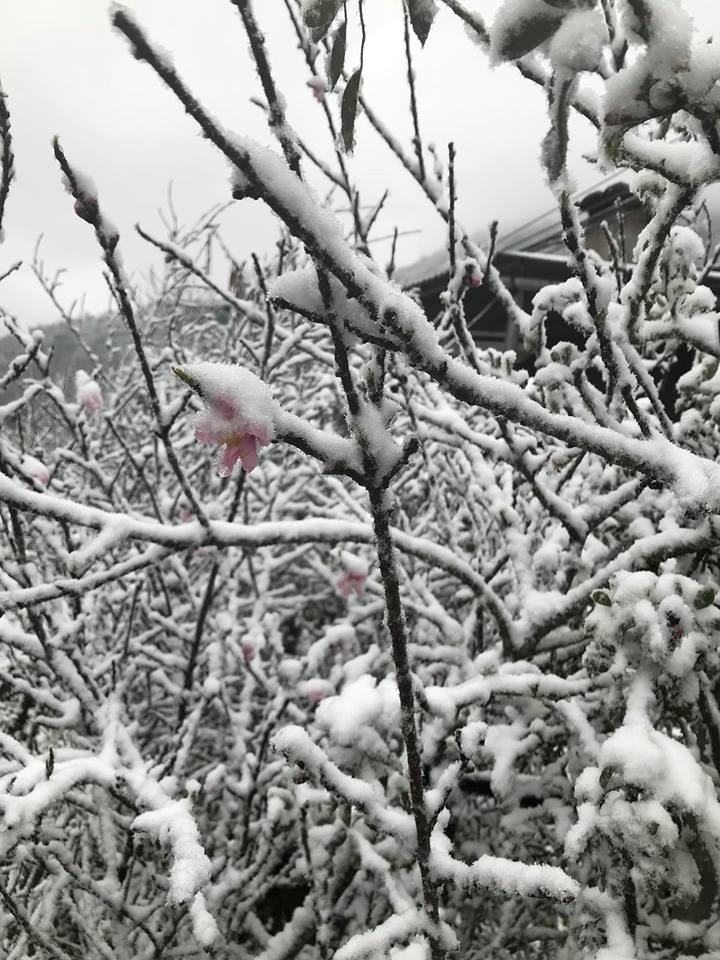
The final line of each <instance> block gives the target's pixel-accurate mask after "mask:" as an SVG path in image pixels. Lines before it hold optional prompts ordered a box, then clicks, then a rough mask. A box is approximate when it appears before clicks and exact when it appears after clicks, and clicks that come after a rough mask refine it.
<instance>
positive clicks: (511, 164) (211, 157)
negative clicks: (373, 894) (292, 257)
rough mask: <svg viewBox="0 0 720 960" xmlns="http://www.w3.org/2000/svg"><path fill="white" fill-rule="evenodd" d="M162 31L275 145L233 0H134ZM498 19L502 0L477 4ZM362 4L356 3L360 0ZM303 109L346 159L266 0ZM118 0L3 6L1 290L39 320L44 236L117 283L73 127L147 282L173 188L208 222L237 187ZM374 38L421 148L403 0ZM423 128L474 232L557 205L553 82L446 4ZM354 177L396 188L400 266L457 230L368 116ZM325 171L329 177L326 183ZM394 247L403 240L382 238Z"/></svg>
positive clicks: (394, 106) (375, 4) (131, 266)
mask: <svg viewBox="0 0 720 960" xmlns="http://www.w3.org/2000/svg"><path fill="white" fill-rule="evenodd" d="M125 5H126V7H128V8H129V9H130V10H132V11H133V12H134V13H135V15H136V16H137V18H138V19H139V20H140V22H141V23H142V25H143V27H144V28H145V30H146V32H147V33H148V34H149V35H150V37H151V38H153V39H154V40H155V41H156V42H157V43H158V44H160V45H161V46H162V47H163V48H164V49H165V50H167V51H169V52H171V53H172V55H173V58H174V60H175V63H176V65H177V67H178V68H179V69H180V71H181V73H182V74H183V76H184V77H185V79H186V81H187V82H188V84H189V85H190V87H191V88H192V89H193V90H194V91H195V93H196V94H197V95H199V97H200V99H201V100H202V102H203V103H205V104H206V105H207V106H208V108H210V109H211V110H212V111H213V112H214V113H215V114H216V115H217V116H218V117H219V118H220V119H221V120H222V122H223V123H224V124H225V125H226V126H227V127H228V128H230V129H233V130H236V131H238V132H241V133H244V134H249V135H251V136H253V137H255V138H257V139H258V140H261V141H263V142H265V143H271V142H272V141H271V139H270V137H269V135H268V133H267V130H266V127H265V122H264V118H263V116H262V114H261V112H260V111H259V110H258V108H257V107H255V106H253V105H252V104H251V103H250V102H249V99H250V97H251V96H253V95H255V96H257V95H259V94H260V93H261V90H260V84H259V81H258V79H257V77H256V75H255V72H254V68H253V65H252V61H251V58H250V55H249V52H248V48H247V41H246V38H245V35H244V33H243V29H242V25H241V23H240V20H239V17H238V15H237V11H236V9H235V7H234V6H233V5H232V4H231V3H230V2H229V0H131V2H128V3H126V4H125ZM468 5H469V6H471V7H472V6H474V7H475V8H476V9H478V10H480V11H482V13H483V15H484V16H486V17H487V18H488V19H491V16H492V12H493V10H494V9H495V8H496V7H497V2H496V0H474V3H473V0H468ZM683 5H684V6H685V8H686V9H689V10H690V11H691V12H692V13H693V15H694V16H695V18H696V24H697V26H698V29H700V30H701V31H702V33H703V35H707V34H709V33H712V32H713V31H717V30H718V29H720V5H719V4H717V3H716V2H710V0H685V2H684V4H683ZM349 6H350V8H351V9H352V7H353V5H352V4H350V5H349ZM255 7H256V13H257V16H258V18H259V20H260V22H261V25H262V26H263V28H264V30H265V32H266V36H267V38H268V43H269V54H270V58H271V61H272V63H273V66H274V68H275V72H276V76H277V79H278V82H279V86H280V88H281V89H282V90H283V92H284V93H285V95H286V98H287V101H288V115H289V120H290V122H291V123H292V124H293V125H294V126H295V128H296V129H297V130H298V132H299V133H300V134H301V135H302V136H303V137H304V138H305V139H307V140H308V142H311V143H312V144H313V145H314V146H315V147H316V149H318V150H320V151H321V152H324V154H325V155H326V156H328V157H329V156H330V152H329V148H330V142H329V138H328V134H327V130H326V128H325V127H324V123H323V121H322V111H321V109H320V107H319V106H318V105H317V104H316V103H315V101H314V100H313V97H312V94H311V92H310V90H309V89H308V87H307V86H306V80H307V73H306V70H305V66H304V61H303V59H302V56H301V54H300V52H299V51H298V49H297V45H296V42H295V37H294V33H293V31H292V28H291V26H290V24H289V22H288V20H287V15H286V13H285V6H284V3H283V2H282V0H256V3H255ZM109 8H110V3H109V2H106V0H19V2H15V3H6V4H4V8H3V19H2V31H1V32H0V80H1V81H2V84H3V86H4V88H5V91H6V93H7V96H8V103H9V106H10V109H11V113H12V124H13V133H14V143H15V151H16V168H17V179H16V181H15V183H14V186H13V189H12V192H11V194H10V199H9V201H8V208H7V212H6V221H5V234H6V239H5V242H4V243H3V245H2V246H1V247H0V272H2V269H4V268H6V267H7V266H8V265H9V264H10V263H12V262H13V261H14V260H16V259H23V260H24V261H25V266H24V267H23V269H22V270H21V271H20V272H19V273H17V274H14V275H13V276H12V277H10V278H8V279H7V280H5V281H3V283H2V285H1V286H0V305H2V306H3V307H4V308H5V309H6V310H8V311H9V312H10V313H12V314H13V315H15V316H17V317H18V318H19V319H21V320H23V321H24V322H26V323H28V324H32V323H36V322H38V321H41V322H43V321H47V320H50V319H53V318H54V317H55V311H54V308H53V307H52V305H51V304H50V303H49V301H48V300H47V298H46V297H45V294H44V293H43V292H42V290H41V289H40V288H39V285H38V284H37V281H36V280H35V278H34V277H33V275H32V271H31V269H30V261H31V260H32V252H33V248H34V245H35V242H36V240H37V238H38V237H39V235H40V234H43V242H42V245H41V256H42V257H43V258H44V260H45V263H46V269H47V270H48V271H51V270H54V269H56V268H58V267H64V268H65V269H66V270H67V273H66V274H65V275H64V279H63V288H62V291H61V297H62V298H63V299H64V301H65V302H66V303H68V304H69V303H70V302H71V301H73V300H74V299H76V298H79V297H80V296H81V295H82V293H83V292H86V293H87V304H88V307H89V309H91V310H98V309H102V308H103V307H104V306H105V305H106V303H107V292H106V288H105V285H104V282H103V280H102V272H101V265H100V258H99V254H98V249H97V247H96V245H95V243H94V240H93V236H92V230H91V229H90V228H89V227H88V226H87V225H86V224H85V223H83V222H82V221H80V220H79V219H78V218H77V217H76V216H75V215H74V214H73V211H72V201H71V200H70V198H69V197H68V196H67V194H66V193H65V192H64V190H63V188H62V186H61V183H60V178H59V174H58V169H57V166H56V164H55V161H54V159H53V156H52V150H51V146H50V140H51V138H52V136H53V135H55V134H58V135H59V136H60V138H61V140H62V143H63V146H64V148H65V150H66V152H67V154H68V157H69V158H70V160H71V162H72V163H73V164H75V165H76V166H77V167H78V168H79V169H81V170H83V171H84V172H86V173H87V174H89V175H90V176H91V177H92V178H93V180H94V181H95V183H96V184H97V186H98V189H99V194H100V202H101V205H102V207H103V209H104V210H105V212H106V213H107V215H108V216H109V217H110V218H111V219H112V220H113V221H114V222H115V223H116V224H117V226H118V227H119V230H120V234H121V249H122V252H123V257H124V261H125V265H126V269H127V270H128V272H129V273H131V274H132V275H133V276H134V278H135V279H136V280H137V281H138V282H140V281H142V278H143V277H144V276H146V274H147V272H148V270H149V268H150V267H151V266H152V265H156V266H157V265H158V264H159V262H160V261H159V259H158V257H157V255H156V253H155V251H154V250H153V249H152V248H149V247H148V245H147V244H145V243H144V241H142V240H141V239H140V238H139V237H137V236H136V234H135V233H134V230H133V225H134V224H135V223H136V222H138V223H140V224H141V225H142V226H144V227H145V228H146V229H148V230H149V231H150V232H155V233H158V234H160V235H161V234H162V226H161V224H160V220H159V217H158V212H157V211H158V207H160V206H162V205H163V204H164V202H165V197H166V195H167V189H168V185H169V183H170V182H172V183H173V195H174V198H175V205H176V208H177V210H178V213H179V215H180V217H181V219H182V220H184V221H187V222H189V221H192V220H194V219H195V218H197V217H198V216H199V215H200V214H202V213H203V212H204V211H205V210H206V209H207V208H209V207H210V206H212V205H213V204H217V203H221V202H225V201H226V200H227V199H229V186H228V172H229V171H228V166H227V163H226V162H225V161H224V160H223V159H222V157H220V156H219V155H218V154H217V152H216V150H215V149H214V148H213V147H212V146H210V145H209V144H208V143H207V142H206V141H204V140H202V139H201V137H200V136H199V134H198V132H197V128H196V126H195V124H194V122H193V121H192V120H190V119H189V118H188V117H187V116H186V115H185V113H184V111H183V109H182V107H180V106H179V104H178V103H177V101H176V100H175V99H174V97H173V96H172V95H171V94H170V93H169V92H168V91H167V90H166V89H165V88H164V87H163V86H162V84H161V82H160V81H159V80H158V79H157V78H156V76H155V75H154V74H153V73H152V71H151V70H150V69H149V68H148V67H147V66H146V65H144V64H141V63H138V62H137V61H135V60H134V59H133V58H132V56H131V55H130V54H129V52H128V49H127V45H126V42H125V40H124V38H123V37H121V36H119V35H117V34H116V33H115V32H114V31H113V30H112V29H111V27H110V23H109ZM366 8H367V11H368V20H369V28H370V29H369V43H368V50H367V63H366V70H365V79H364V91H365V95H366V97H367V99H368V101H369V102H370V104H371V105H372V106H374V107H375V108H376V110H377V112H379V113H380V114H381V116H382V117H383V118H384V119H385V120H386V122H387V123H388V124H389V125H390V126H391V127H392V129H393V131H394V132H395V134H396V135H397V136H399V137H401V138H403V139H404V141H405V143H406V144H409V137H410V131H411V127H410V117H409V113H408V110H407V87H406V84H405V82H404V71H405V65H404V58H403V47H402V20H401V18H400V15H399V11H400V9H401V7H400V0H366ZM416 53H417V60H416V68H417V73H418V85H419V92H420V103H421V128H422V132H423V135H424V137H425V138H426V139H427V140H431V141H434V142H435V143H436V144H437V145H438V146H439V147H440V148H441V149H442V150H443V152H444V151H445V149H446V145H447V143H448V141H449V140H454V141H455V144H456V148H457V152H458V162H457V174H458V188H459V208H460V216H461V219H462V221H463V222H464V223H465V224H466V225H467V226H468V227H470V228H472V229H478V228H481V227H483V226H484V225H486V224H487V223H488V222H489V221H490V220H491V219H493V218H499V220H500V225H501V229H502V228H503V227H505V229H506V230H509V229H511V228H512V227H514V226H517V225H518V224H519V223H522V222H524V221H525V220H529V219H531V218H532V217H533V216H535V215H537V214H538V213H541V212H543V211H545V210H546V209H547V208H548V207H549V206H551V203H552V199H551V197H550V193H549V191H548V189H547V187H546V185H545V184H544V182H543V176H542V172H541V170H540V168H539V165H538V163H537V157H538V151H539V143H540V141H541V139H542V136H543V134H544V132H545V127H546V119H545V114H544V107H543V96H542V93H541V92H540V91H539V90H537V89H536V88H535V87H534V86H533V85H532V84H530V83H528V82H527V81H525V80H523V79H522V78H521V77H520V76H519V75H518V74H517V72H516V71H515V70H514V69H513V68H511V67H501V68H497V69H494V70H490V69H489V67H488V66H487V62H486V58H485V55H484V54H483V53H482V51H481V50H480V49H479V48H478V47H476V46H475V45H474V44H473V43H472V42H471V41H470V39H469V38H468V37H467V35H466V33H465V31H464V30H463V28H462V26H461V25H460V24H459V23H458V21H457V20H456V19H455V18H454V17H453V16H452V14H450V13H449V12H448V11H447V10H445V9H444V8H443V10H442V11H441V13H440V15H439V16H438V19H437V21H436V24H435V25H434V27H433V30H432V32H431V34H430V38H429V40H428V42H427V44H426V47H425V49H424V50H423V51H422V52H420V51H419V50H418V51H416ZM572 133H573V141H572V155H573V157H574V161H573V165H572V166H573V171H574V173H575V176H576V180H577V183H578V186H579V187H581V188H582V187H587V186H589V185H591V184H592V183H593V181H594V180H597V179H599V174H598V173H597V171H596V170H595V169H594V168H593V167H592V166H591V165H590V164H588V163H586V162H585V161H584V160H582V159H581V154H582V153H583V152H584V151H587V150H588V149H590V148H591V147H592V145H593V138H592V133H591V130H590V127H589V125H588V124H586V123H585V121H583V120H582V119H578V120H575V121H574V122H573V128H572ZM351 168H352V176H353V178H354V180H355V182H356V183H357V184H358V185H359V186H360V188H361V195H362V200H363V202H364V203H368V204H370V203H373V202H375V201H377V200H378V199H379V197H380V195H381V194H382V192H383V190H384V189H385V188H386V187H389V188H390V191H391V193H390V200H389V203H388V204H387V207H386V212H385V214H384V216H383V219H382V223H381V224H380V226H381V229H380V231H379V233H380V234H385V233H390V232H391V231H392V228H393V227H394V226H398V227H399V228H400V229H401V230H403V231H417V232H413V233H412V234H409V235H408V236H405V237H403V239H402V243H401V246H400V249H399V260H400V262H403V263H407V262H411V261H412V260H414V259H416V258H417V257H418V256H420V255H423V254H426V253H429V252H432V251H433V250H435V249H436V248H438V247H439V246H441V245H442V244H443V243H444V240H445V238H444V234H443V229H442V225H441V223H440V221H439V218H438V217H437V215H436V214H435V213H434V212H433V210H432V208H431V207H430V206H429V204H428V203H427V201H425V200H424V199H423V196H422V194H421V193H420V191H419V190H418V188H417V187H416V186H415V185H414V184H413V183H412V182H409V181H408V178H407V177H406V176H403V174H402V171H401V170H400V169H399V168H398V165H397V163H396V161H395V160H394V158H393V157H392V156H391V155H390V154H389V153H388V151H387V148H386V147H385V146H384V145H383V144H382V143H381V142H380V141H379V139H378V137H377V136H376V135H375V133H374V132H373V131H372V129H371V128H370V127H369V125H368V124H367V123H366V122H365V121H363V120H361V121H360V122H359V125H358V146H357V148H356V151H355V156H354V158H353V160H352V161H351ZM318 183H319V181H318ZM223 225H224V234H225V237H226V239H227V241H228V243H229V246H230V247H231V249H232V250H233V252H234V253H235V254H236V256H237V257H239V258H243V257H245V256H247V255H248V254H249V253H250V252H251V251H253V250H256V251H260V252H262V251H264V250H269V249H270V248H271V247H272V245H273V243H274V242H275V239H276V236H277V230H276V226H275V224H274V223H273V219H272V216H271V215H270V214H269V213H268V212H267V211H266V210H264V209H263V207H262V205H261V204H260V203H258V202H256V201H252V200H243V201H240V202H237V203H235V204H233V205H232V207H231V208H230V209H229V210H228V211H227V213H226V214H225V215H224V218H223ZM376 252H377V255H378V258H379V259H381V260H384V259H386V258H387V256H388V253H389V244H388V243H387V242H384V241H380V242H378V243H377V245H376Z"/></svg>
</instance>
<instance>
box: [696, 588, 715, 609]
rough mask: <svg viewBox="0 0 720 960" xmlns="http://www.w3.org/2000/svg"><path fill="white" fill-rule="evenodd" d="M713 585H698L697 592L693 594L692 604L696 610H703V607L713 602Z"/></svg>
mask: <svg viewBox="0 0 720 960" xmlns="http://www.w3.org/2000/svg"><path fill="white" fill-rule="evenodd" d="M716 592H717V591H716V590H715V587H710V586H705V587H700V589H699V590H698V592H697V593H696V594H695V600H694V603H693V606H694V607H695V609H696V610H704V609H705V607H709V606H711V605H712V604H713V603H715V594H716Z"/></svg>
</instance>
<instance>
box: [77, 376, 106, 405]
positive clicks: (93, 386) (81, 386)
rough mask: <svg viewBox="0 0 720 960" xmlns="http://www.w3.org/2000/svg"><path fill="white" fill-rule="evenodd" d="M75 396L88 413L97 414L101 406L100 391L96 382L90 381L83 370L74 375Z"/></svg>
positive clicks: (101, 397)
mask: <svg viewBox="0 0 720 960" xmlns="http://www.w3.org/2000/svg"><path fill="white" fill-rule="evenodd" d="M75 394H76V396H77V399H78V403H81V404H82V405H83V407H85V409H86V410H87V412H88V413H97V411H98V410H100V408H101V407H102V405H103V396H102V391H101V389H100V387H99V385H98V383H97V381H96V380H91V379H90V377H89V376H88V375H87V373H85V371H84V370H78V372H77V373H76V374H75Z"/></svg>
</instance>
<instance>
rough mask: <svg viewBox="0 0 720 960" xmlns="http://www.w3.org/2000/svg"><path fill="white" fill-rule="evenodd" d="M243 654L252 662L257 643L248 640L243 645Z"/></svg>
mask: <svg viewBox="0 0 720 960" xmlns="http://www.w3.org/2000/svg"><path fill="white" fill-rule="evenodd" d="M241 649H242V654H243V656H244V657H245V660H246V662H248V663H249V662H250V661H251V660H254V659H255V644H254V643H249V642H246V643H244V644H243V645H242V648H241Z"/></svg>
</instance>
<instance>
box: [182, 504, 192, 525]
mask: <svg viewBox="0 0 720 960" xmlns="http://www.w3.org/2000/svg"><path fill="white" fill-rule="evenodd" d="M180 519H181V520H182V522H183V523H191V522H192V521H193V520H194V519H195V515H194V513H193V512H192V510H188V508H187V507H181V509H180Z"/></svg>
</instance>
